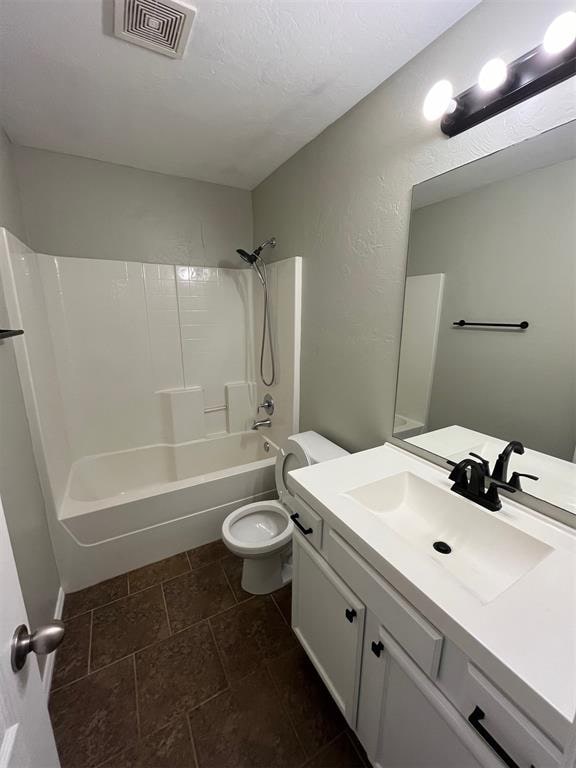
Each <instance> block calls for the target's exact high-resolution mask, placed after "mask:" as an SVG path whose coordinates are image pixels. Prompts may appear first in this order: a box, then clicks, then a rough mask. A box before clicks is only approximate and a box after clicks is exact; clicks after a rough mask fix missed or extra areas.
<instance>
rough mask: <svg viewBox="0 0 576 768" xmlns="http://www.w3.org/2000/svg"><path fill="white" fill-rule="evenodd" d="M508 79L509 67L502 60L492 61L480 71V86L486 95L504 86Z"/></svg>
mask: <svg viewBox="0 0 576 768" xmlns="http://www.w3.org/2000/svg"><path fill="white" fill-rule="evenodd" d="M507 78H508V67H507V66H506V62H505V61H503V60H502V59H490V61H487V62H486V64H484V66H483V67H482V69H481V70H480V74H479V75H478V85H479V87H480V89H481V90H482V91H484V92H485V93H490V91H495V90H496V88H500V86H501V85H504V83H505V82H506V80H507Z"/></svg>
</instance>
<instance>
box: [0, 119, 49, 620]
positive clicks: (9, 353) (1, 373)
mask: <svg viewBox="0 0 576 768" xmlns="http://www.w3.org/2000/svg"><path fill="white" fill-rule="evenodd" d="M0 225H1V226H5V227H7V228H8V229H10V230H11V231H12V232H15V233H17V234H19V235H20V236H23V234H24V224H23V220H22V216H21V214H20V201H19V198H18V191H17V185H16V177H15V173H14V168H13V163H12V146H11V145H10V143H9V141H8V139H7V138H6V136H5V134H4V133H3V131H2V129H1V128H0ZM7 314H8V313H7V310H6V305H5V302H4V293H3V291H2V287H1V285H0V327H2V328H9V327H10V325H9V324H8V319H7ZM17 343H18V340H17V339H15V340H9V341H4V342H0V496H1V497H2V504H3V507H4V513H5V515H6V522H7V525H8V531H9V533H10V540H11V542H12V549H13V550H14V557H15V559H16V567H17V569H18V576H19V578H20V584H21V586H22V592H23V595H24V602H25V604H26V609H27V611H28V619H29V621H30V624H31V626H37V625H39V624H44V623H46V622H47V621H49V620H50V619H51V618H52V617H53V615H54V607H55V602H56V598H57V595H58V587H59V586H60V578H59V576H58V571H57V569H56V563H55V560H54V554H53V552H52V544H51V541H50V536H49V533H48V526H47V522H46V515H45V512H44V500H43V497H42V491H41V489H40V481H39V479H38V472H37V469H36V464H35V461H34V454H33V452H32V441H31V438H30V431H29V427H28V420H27V417H26V410H25V408H24V399H23V396H22V389H21V387H20V379H19V377H18V369H17V367H16V357H15V355H14V344H17Z"/></svg>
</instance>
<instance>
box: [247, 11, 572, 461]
mask: <svg viewBox="0 0 576 768" xmlns="http://www.w3.org/2000/svg"><path fill="white" fill-rule="evenodd" d="M519 5H520V3H517V2H494V1H493V0H485V2H483V3H482V4H481V5H480V6H478V7H477V8H476V9H475V10H473V11H472V12H471V13H470V14H468V15H467V16H466V17H465V18H464V19H463V20H462V21H460V22H459V23H458V24H457V25H455V26H454V27H453V28H452V29H451V30H449V31H448V32H447V33H446V34H444V35H443V36H442V37H441V38H439V39H438V40H437V41H436V42H434V43H433V44H432V45H430V46H429V47H428V48H426V50H424V51H423V52H422V53H421V54H419V55H418V56H417V57H416V58H415V59H413V60H412V61H411V62H409V63H408V64H407V65H406V66H405V67H403V68H402V69H401V70H400V71H399V72H397V73H396V75H394V76H393V77H392V78H390V79H389V80H388V81H386V82H385V83H384V84H383V85H382V86H380V88H378V89H376V90H375V91H373V92H372V93H371V94H370V95H369V96H367V97H366V98H365V99H364V100H363V101H362V102H361V103H360V104H358V105H357V106H356V107H354V109H352V110H351V111H350V112H348V113H347V114H346V115H344V116H343V117H342V118H340V119H339V120H338V121H337V122H335V123H334V124H333V125H331V126H330V127H329V128H328V129H327V130H326V131H324V133H322V134H321V135H320V136H319V137H318V138H317V139H315V140H314V141H313V142H311V143H310V144H308V145H307V146H306V147H304V148H303V149H302V150H300V152H298V153H297V154H296V155H295V156H294V157H292V158H291V159H290V160H288V162H287V163H285V164H284V165H283V166H282V167H281V168H279V169H278V170H277V171H276V172H275V173H273V174H272V175H271V176H270V177H269V178H268V179H267V180H266V181H264V182H263V183H262V184H261V185H260V186H259V187H258V188H257V189H256V190H255V191H254V196H253V204H254V221H255V239H256V240H259V239H262V238H264V237H266V236H269V235H271V234H274V235H276V236H277V237H278V241H279V244H278V247H277V248H276V251H275V252H274V258H278V259H280V258H286V257H289V256H298V255H300V256H302V257H303V286H304V287H303V291H304V295H303V339H302V374H301V385H302V392H301V401H302V407H301V424H300V426H301V428H302V429H316V430H318V431H319V432H323V433H324V434H325V435H327V436H328V437H331V438H332V439H334V440H336V441H337V442H340V443H341V444H342V445H343V446H345V447H346V448H348V449H351V450H359V449H363V448H368V447H370V446H373V445H377V444H379V443H382V442H383V441H384V440H386V439H387V438H388V437H389V436H390V435H391V434H392V423H393V410H394V393H395V386H396V372H397V363H398V350H399V339H400V321H401V309H402V296H403V287H404V268H405V260H406V247H407V238H408V223H409V217H410V192H411V187H412V185H413V184H416V183H418V182H420V181H423V180H424V179H427V178H430V177H432V176H435V175H437V174H439V173H442V172H444V171H447V170H449V169H451V168H454V167H457V166H459V165H462V164H463V163H466V162H468V161H470V160H473V159H475V158H478V157H482V156H483V155H486V154H489V153H491V152H494V151H496V150H498V149H501V148H502V147H505V146H509V145H511V144H514V143H516V142H517V141H520V140H521V139H524V138H527V137H529V136H533V135H536V134H538V133H540V132H541V131H543V130H546V129H548V128H550V127H552V126H554V125H558V124H561V123H564V122H566V121H567V120H569V119H573V118H576V104H575V103H574V97H573V84H572V83H571V82H570V81H567V82H565V83H562V84H560V85H558V86H556V87H555V88H553V89H550V90H549V91H546V92H545V93H542V94H540V95H539V96H537V97H535V98H533V99H531V100H530V101H528V102H526V103H524V104H522V105H519V106H518V107H515V108H514V109H512V110H509V111H508V112H506V113H504V114H502V115H499V116H498V117H495V118H493V119H492V120H490V121H488V122H486V123H484V124H483V125H481V126H477V127H476V128H474V129H472V130H470V131H467V132H466V133H464V134H462V135H460V136H457V137H455V138H454V139H447V138H446V137H444V136H443V135H442V134H441V133H440V131H439V128H438V124H429V123H426V122H425V121H424V120H423V118H422V112H421V110H422V102H423V99H424V96H425V95H426V92H427V91H428V89H429V88H430V86H431V85H432V84H433V83H434V82H435V81H437V80H439V79H441V78H444V77H449V78H450V79H451V80H452V81H453V83H454V86H455V89H456V92H459V91H461V90H464V89H465V88H467V87H468V86H469V85H470V84H471V83H473V82H475V81H476V79H477V76H478V71H479V70H480V68H481V66H482V64H483V63H484V62H485V61H486V59H487V58H489V57H490V55H491V54H496V53H497V54H498V55H500V56H502V57H503V58H504V59H506V60H512V59H514V58H516V57H517V56H519V55H520V54H522V53H524V52H525V51H526V50H528V49H530V48H532V47H533V46H535V45H536V44H538V43H539V42H540V41H541V39H542V34H543V31H544V30H545V29H546V26H547V24H548V23H549V22H550V20H551V19H553V18H554V16H555V15H556V14H558V13H560V12H561V11H563V10H565V5H564V3H563V2H558V1H557V0H548V2H530V3H526V2H523V3H521V11H519ZM269 256H270V254H269Z"/></svg>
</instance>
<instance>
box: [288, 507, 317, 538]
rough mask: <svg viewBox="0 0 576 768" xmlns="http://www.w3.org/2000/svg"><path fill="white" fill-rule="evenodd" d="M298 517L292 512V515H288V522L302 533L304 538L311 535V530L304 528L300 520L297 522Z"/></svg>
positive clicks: (296, 513)
mask: <svg viewBox="0 0 576 768" xmlns="http://www.w3.org/2000/svg"><path fill="white" fill-rule="evenodd" d="M299 517H300V515H299V514H298V512H294V514H293V515H290V520H292V522H293V523H294V525H295V526H296V528H298V530H300V531H302V533H303V534H304V536H309V535H310V534H311V533H313V531H312V528H304V526H303V525H302V523H301V522H300V520H298V518H299Z"/></svg>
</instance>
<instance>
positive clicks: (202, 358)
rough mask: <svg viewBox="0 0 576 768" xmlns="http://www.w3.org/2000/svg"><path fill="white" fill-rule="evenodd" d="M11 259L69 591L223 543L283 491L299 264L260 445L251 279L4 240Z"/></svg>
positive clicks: (295, 372)
mask: <svg viewBox="0 0 576 768" xmlns="http://www.w3.org/2000/svg"><path fill="white" fill-rule="evenodd" d="M0 251H1V253H0V267H1V270H2V278H3V284H4V290H5V292H6V301H7V305H8V308H9V312H10V320H11V322H12V323H13V325H14V326H16V325H18V326H19V327H23V328H24V329H25V334H24V336H23V337H21V338H20V339H18V340H17V342H16V346H15V348H16V354H17V360H18V366H19V371H20V377H21V380H22V386H23V390H24V396H25V400H26V407H27V411H28V418H29V421H30V426H31V431H32V434H33V438H34V447H35V455H36V461H37V464H38V467H39V472H40V475H41V480H42V485H43V491H44V496H45V500H46V507H47V514H48V518H49V524H50V528H51V534H52V537H53V540H54V546H55V550H56V553H57V558H58V564H59V568H60V571H61V577H62V580H63V585H64V588H65V589H66V591H69V590H75V589H79V588H82V587H85V586H88V585H89V584H92V583H95V582H97V581H101V580H102V579H104V578H109V577H111V576H114V575H116V574H117V573H122V572H124V571H125V570H126V568H128V567H129V568H136V567H140V566H142V565H145V564H147V563H149V562H153V561H155V560H158V559H160V558H162V557H165V556H167V555H170V554H173V553H174V552H176V551H179V550H180V549H182V541H184V543H185V545H186V546H189V547H194V546H199V545H201V544H204V543H206V542H207V541H210V540H213V539H215V538H217V537H218V535H219V531H220V526H221V522H222V520H223V518H224V517H225V516H226V514H228V513H229V512H230V511H231V510H232V509H234V508H235V506H238V505H239V504H241V503H246V502H247V501H250V500H256V499H260V498H262V499H263V498H268V497H270V496H271V495H272V494H273V492H274V466H273V465H274V457H275V451H276V447H275V444H281V443H282V441H283V440H284V439H285V438H286V437H287V436H288V435H289V434H291V433H292V432H295V431H297V429H298V390H299V357H300V293H301V262H300V259H298V258H295V259H288V260H285V261H281V262H276V263H274V264H272V265H270V267H269V273H270V288H271V301H272V326H273V338H274V342H275V352H276V355H277V370H278V379H277V383H276V384H275V385H274V386H272V387H270V388H269V389H270V392H271V394H272V396H273V397H274V399H275V401H276V403H277V413H276V414H275V417H274V419H273V421H274V427H273V429H272V430H269V431H267V432H266V433H265V434H264V435H260V434H257V433H254V432H251V431H250V429H249V428H250V425H251V423H252V420H253V419H254V417H255V415H256V407H257V404H258V403H259V402H261V399H262V397H263V395H264V392H265V389H266V390H267V389H268V388H265V387H263V385H260V384H257V383H256V382H257V359H256V358H257V349H258V340H259V333H260V331H261V328H260V323H261V314H262V312H261V310H262V303H261V302H262V296H261V291H260V285H259V283H258V282H257V278H256V276H255V275H254V273H253V272H252V271H251V270H248V269H221V268H214V267H196V266H172V265H165V264H149V263H140V262H134V261H111V260H98V259H80V258H71V257H57V256H48V255H44V254H35V253H34V252H32V251H31V250H30V249H28V248H27V247H26V246H25V245H24V244H22V243H21V242H19V241H18V240H16V238H14V237H13V236H12V235H10V233H8V232H6V231H3V232H2V238H1V242H0ZM11 343H14V342H11ZM265 439H268V441H269V442H270V443H271V447H270V449H269V450H268V451H265V450H264V442H265Z"/></svg>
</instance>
